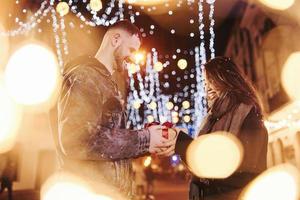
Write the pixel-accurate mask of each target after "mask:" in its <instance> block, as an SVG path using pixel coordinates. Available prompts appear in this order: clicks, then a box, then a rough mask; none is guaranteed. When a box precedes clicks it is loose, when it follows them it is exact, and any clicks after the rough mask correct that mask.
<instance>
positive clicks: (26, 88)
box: [4, 43, 61, 109]
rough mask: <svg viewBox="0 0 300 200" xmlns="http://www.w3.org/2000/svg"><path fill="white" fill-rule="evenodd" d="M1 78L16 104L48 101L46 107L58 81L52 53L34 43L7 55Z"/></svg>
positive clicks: (44, 102) (56, 67)
mask: <svg viewBox="0 0 300 200" xmlns="http://www.w3.org/2000/svg"><path fill="white" fill-rule="evenodd" d="M4 78H5V85H6V87H7V89H8V92H9V94H10V95H11V96H12V98H13V99H14V100H15V101H16V102H17V103H20V104H23V105H28V106H31V105H42V104H43V105H44V104H47V103H48V104H47V106H46V108H45V109H49V107H51V106H52V103H53V102H52V101H53V99H55V100H56V98H55V96H56V95H57V93H58V91H57V88H58V85H59V84H60V82H61V77H60V75H59V69H58V64H57V60H56V57H55V55H54V54H53V53H52V52H51V51H49V50H48V49H47V48H45V47H43V46H41V45H38V44H33V43H32V44H27V45H24V46H23V47H21V48H20V49H18V50H17V51H16V52H15V53H14V54H13V55H12V56H11V57H10V59H9V62H8V64H7V67H6V69H5V77H4ZM51 97H52V98H51Z"/></svg>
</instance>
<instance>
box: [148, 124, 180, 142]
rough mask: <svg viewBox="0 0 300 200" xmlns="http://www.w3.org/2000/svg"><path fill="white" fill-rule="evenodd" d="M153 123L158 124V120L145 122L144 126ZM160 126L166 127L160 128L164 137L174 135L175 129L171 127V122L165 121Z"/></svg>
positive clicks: (170, 137) (169, 137)
mask: <svg viewBox="0 0 300 200" xmlns="http://www.w3.org/2000/svg"><path fill="white" fill-rule="evenodd" d="M154 125H160V123H159V122H151V123H147V124H145V126H144V127H145V128H148V127H150V126H154ZM162 126H165V127H166V128H163V129H162V136H163V137H164V138H166V139H173V138H175V137H176V135H177V132H176V130H175V129H173V127H174V125H173V124H172V123H171V122H165V123H163V124H162Z"/></svg>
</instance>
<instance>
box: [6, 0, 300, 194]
mask: <svg viewBox="0 0 300 200" xmlns="http://www.w3.org/2000/svg"><path fill="white" fill-rule="evenodd" d="M299 9H300V1H299V0H248V1H247V0H198V1H197V0H151V1H150V0H149V1H147V0H126V1H125V0H102V1H100V0H82V1H81V0H80V1H79V0H65V1H63V0H45V1H42V0H2V1H1V2H0V176H1V177H8V178H9V180H10V181H13V185H12V188H13V196H14V199H22V200H27V199H28V200H29V199H30V200H35V199H40V189H41V187H42V186H43V184H44V183H45V182H46V180H47V179H48V178H49V177H50V175H51V174H53V173H54V172H55V170H56V169H57V168H58V162H57V160H56V152H55V146H54V142H53V138H52V132H51V131H52V129H53V126H51V124H52V125H53V116H50V115H49V111H50V110H51V109H56V108H55V104H56V98H57V94H58V92H59V90H58V88H59V86H60V83H61V71H62V69H63V66H64V63H66V62H68V61H69V60H70V59H72V58H74V57H76V56H79V55H83V54H89V55H94V54H95V53H96V51H97V50H98V48H99V45H100V43H101V40H102V36H103V34H104V33H105V30H106V27H107V26H109V25H110V24H113V23H114V22H116V21H117V20H119V19H129V20H131V21H132V22H134V23H135V24H136V25H137V26H138V27H139V28H140V31H141V33H142V37H143V43H142V47H141V50H140V51H139V52H137V53H136V56H135V59H136V64H132V65H130V66H128V71H126V72H125V73H124V74H114V78H115V79H116V80H118V81H117V82H118V84H119V87H120V89H121V90H122V93H123V96H124V97H127V98H126V99H127V105H128V106H127V109H128V116H129V119H128V123H127V127H128V128H132V129H140V128H142V127H143V125H144V124H145V123H147V122H153V121H159V122H165V121H171V122H173V123H174V124H176V125H177V126H181V127H183V128H187V129H188V130H189V134H190V135H191V136H193V135H194V134H195V133H196V132H197V130H198V128H199V125H200V124H201V121H202V119H203V117H204V116H205V114H206V107H207V102H206V98H205V92H204V82H203V81H204V79H203V76H202V74H201V72H202V69H201V64H204V63H205V62H206V61H207V60H209V59H210V58H213V57H215V56H228V57H231V58H232V59H233V60H234V61H235V62H236V63H237V64H238V65H239V66H240V67H241V68H242V70H243V71H244V72H245V73H246V75H247V76H248V77H249V79H250V80H252V82H253V83H254V85H255V87H256V89H257V90H258V92H259V94H260V96H261V99H262V103H263V105H264V109H265V125H266V126H267V128H268V131H269V145H268V167H269V168H271V167H274V166H277V165H279V164H282V163H290V164H292V165H293V166H295V167H296V168H297V169H298V170H299V169H300V79H299V77H298V76H300V45H299V44H300V40H299V35H300V26H299V25H300V12H299ZM54 128H55V127H54ZM134 169H135V180H136V181H135V182H136V183H135V184H136V185H135V190H136V192H137V193H138V194H140V195H139V196H138V197H139V198H140V199H143V198H144V196H145V194H146V193H147V191H148V192H149V193H151V196H149V197H148V198H150V199H151V198H152V199H153V198H155V199H161V200H168V199H187V196H188V182H189V178H190V174H189V172H188V170H187V169H186V167H185V166H184V165H183V163H181V162H180V159H179V157H178V156H176V155H174V156H172V157H170V158H158V157H152V158H151V157H144V158H139V159H137V160H136V161H135V162H134ZM5 180H6V179H1V182H5ZM152 195H153V196H152ZM7 196H8V192H7V191H5V192H3V193H2V194H0V199H1V200H2V199H7Z"/></svg>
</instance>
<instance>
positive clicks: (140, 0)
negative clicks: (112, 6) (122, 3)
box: [126, 0, 166, 6]
mask: <svg viewBox="0 0 300 200" xmlns="http://www.w3.org/2000/svg"><path fill="white" fill-rule="evenodd" d="M126 1H127V2H128V3H131V4H136V5H144V6H151V5H160V4H163V3H165V2H166V0H151V1H150V0H149V1H147V0H146V1H145V0H126Z"/></svg>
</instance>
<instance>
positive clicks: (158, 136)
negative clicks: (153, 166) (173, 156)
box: [148, 125, 168, 154]
mask: <svg viewBox="0 0 300 200" xmlns="http://www.w3.org/2000/svg"><path fill="white" fill-rule="evenodd" d="M162 128H163V127H162V126H161V125H153V126H150V127H149V128H148V130H149V132H150V146H149V152H150V153H152V154H153V153H158V152H160V151H161V150H160V148H166V147H168V146H167V145H168V143H167V142H168V140H167V139H166V138H164V137H163V135H162Z"/></svg>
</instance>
